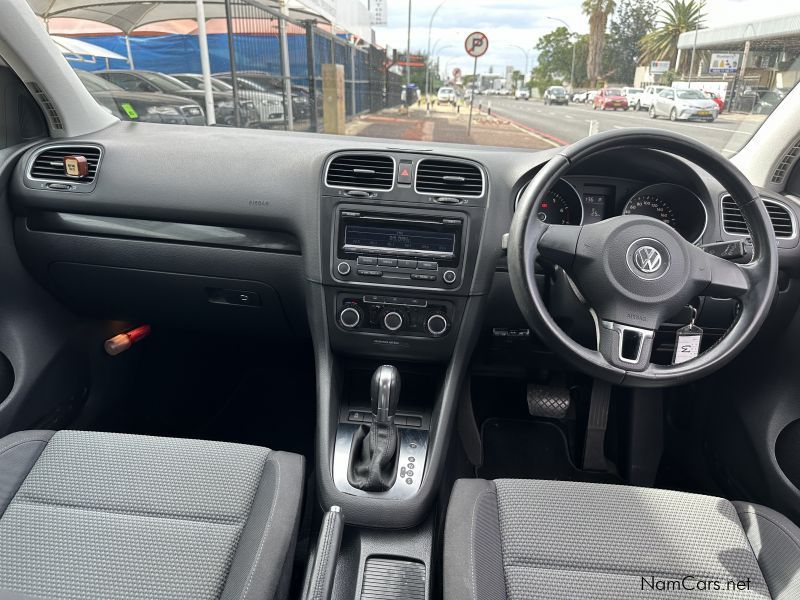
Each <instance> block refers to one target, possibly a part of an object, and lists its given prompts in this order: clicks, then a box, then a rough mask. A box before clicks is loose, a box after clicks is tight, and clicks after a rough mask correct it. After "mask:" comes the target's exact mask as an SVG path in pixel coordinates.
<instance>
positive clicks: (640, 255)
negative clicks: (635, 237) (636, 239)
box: [633, 246, 663, 275]
mask: <svg viewBox="0 0 800 600" xmlns="http://www.w3.org/2000/svg"><path fill="white" fill-rule="evenodd" d="M662 262H663V259H662V258H661V252H659V251H658V250H656V249H655V248H653V247H652V246H642V247H640V248H637V249H636V251H635V252H634V253H633V264H635V265H636V268H637V269H639V270H640V271H641V272H642V273H647V274H648V275H649V274H651V273H655V272H656V271H658V270H659V269H660V268H661V263H662Z"/></svg>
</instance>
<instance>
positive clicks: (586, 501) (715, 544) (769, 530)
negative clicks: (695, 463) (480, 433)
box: [444, 479, 800, 600]
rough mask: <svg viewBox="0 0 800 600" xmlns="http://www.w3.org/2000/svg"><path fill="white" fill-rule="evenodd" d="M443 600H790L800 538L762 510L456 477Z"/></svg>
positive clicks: (621, 489)
mask: <svg viewBox="0 0 800 600" xmlns="http://www.w3.org/2000/svg"><path fill="white" fill-rule="evenodd" d="M444 568H445V574H444V591H445V598H446V600H456V599H458V600H468V599H474V600H483V599H491V600H504V599H509V600H517V599H523V598H524V599H526V600H531V599H546V600H561V599H563V600H567V599H569V600H576V599H582V598H587V599H588V598H591V599H598V600H624V599H629V598H661V597H663V598H670V599H684V598H685V599H689V598H692V599H742V600H745V599H746V600H751V599H752V600H755V599H761V600H764V599H770V598H771V599H779V600H796V599H798V598H800V530H798V528H797V527H796V526H795V525H794V524H793V523H792V522H791V521H789V520H788V519H787V518H786V517H784V516H782V515H780V514H779V513H776V512H775V511H772V510H770V509H767V508H764V507H762V506H757V505H752V504H745V503H731V502H729V501H727V500H724V499H722V498H715V497H710V496H701V495H697V494H686V493H681V492H671V491H664V490H654V489H646V488H635V487H625V486H613V485H601V484H589V483H574V482H560V481H533V480H515V479H505V480H502V479H501V480H497V481H485V480H479V479H471V480H460V481H458V482H457V483H456V485H455V487H454V489H453V492H452V495H451V497H450V506H449V508H448V514H447V523H446V527H445V557H444Z"/></svg>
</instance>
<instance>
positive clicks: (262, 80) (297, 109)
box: [214, 71, 322, 121]
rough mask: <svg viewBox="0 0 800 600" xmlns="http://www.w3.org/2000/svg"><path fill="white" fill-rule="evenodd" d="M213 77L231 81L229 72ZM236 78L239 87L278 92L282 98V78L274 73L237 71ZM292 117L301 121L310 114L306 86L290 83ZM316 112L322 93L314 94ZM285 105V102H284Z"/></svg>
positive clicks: (320, 106) (320, 108)
mask: <svg viewBox="0 0 800 600" xmlns="http://www.w3.org/2000/svg"><path fill="white" fill-rule="evenodd" d="M214 77H216V78H217V79H220V80H222V81H224V82H226V83H228V84H232V83H233V79H232V77H231V74H230V73H218V74H215V75H214ZM236 79H237V81H238V82H239V87H240V89H241V88H242V87H247V88H249V89H251V90H253V91H257V92H271V93H273V94H278V96H280V98H281V100H282V101H283V98H284V86H283V79H282V78H281V77H276V76H275V75H269V74H267V73H262V72H261V71H237V73H236ZM291 98H292V99H291V102H292V117H293V118H294V119H295V120H297V121H303V120H306V119H308V118H309V117H310V116H311V102H310V92H309V90H308V88H305V87H303V86H299V85H295V84H294V83H293V84H292V94H291ZM316 101H317V102H316V105H317V112H318V113H321V112H322V95H321V94H319V93H318V94H316ZM284 106H285V104H284Z"/></svg>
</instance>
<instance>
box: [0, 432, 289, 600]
mask: <svg viewBox="0 0 800 600" xmlns="http://www.w3.org/2000/svg"><path fill="white" fill-rule="evenodd" d="M302 492H303V457H301V456H298V455H295V454H288V453H284V452H275V451H272V450H268V449H266V448H259V447H255V446H245V445H241V444H229V443H223V442H208V441H199V440H188V439H173V438H162V437H148V436H140V435H125V434H114V433H93V432H83V431H59V432H56V433H54V432H52V431H25V432H20V433H15V434H12V435H9V436H7V437H5V438H2V439H0V597H5V596H4V593H7V594H8V595H9V597H14V598H16V597H23V598H58V599H61V600H68V599H73V598H74V599H77V598H81V599H84V598H102V599H112V598H126V599H139V598H141V599H148V600H149V599H159V598H170V599H172V598H185V599H187V600H188V599H192V600H200V599H209V600H210V599H218V598H221V599H228V598H231V599H232V598H236V599H255V598H259V599H266V598H269V599H277V598H285V597H286V594H287V592H288V587H289V582H290V575H291V567H292V559H293V554H294V543H295V536H296V533H297V526H298V521H299V515H300V506H301V500H302Z"/></svg>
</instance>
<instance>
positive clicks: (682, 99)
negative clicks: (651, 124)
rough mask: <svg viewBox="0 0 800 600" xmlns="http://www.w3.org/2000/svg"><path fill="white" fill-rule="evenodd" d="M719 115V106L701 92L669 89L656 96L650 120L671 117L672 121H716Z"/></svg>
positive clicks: (651, 108)
mask: <svg viewBox="0 0 800 600" xmlns="http://www.w3.org/2000/svg"><path fill="white" fill-rule="evenodd" d="M717 115H719V106H718V105H717V103H716V102H714V101H713V100H709V99H708V98H706V95H705V94H704V93H703V92H701V91H700V90H674V89H672V88H667V89H665V90H662V91H661V93H660V94H659V95H658V96H656V99H655V101H654V102H653V104H652V105H651V106H650V118H651V119H655V118H658V117H669V120H670V121H678V120H680V121H688V120H690V119H700V120H703V121H714V119H716V118H717Z"/></svg>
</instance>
